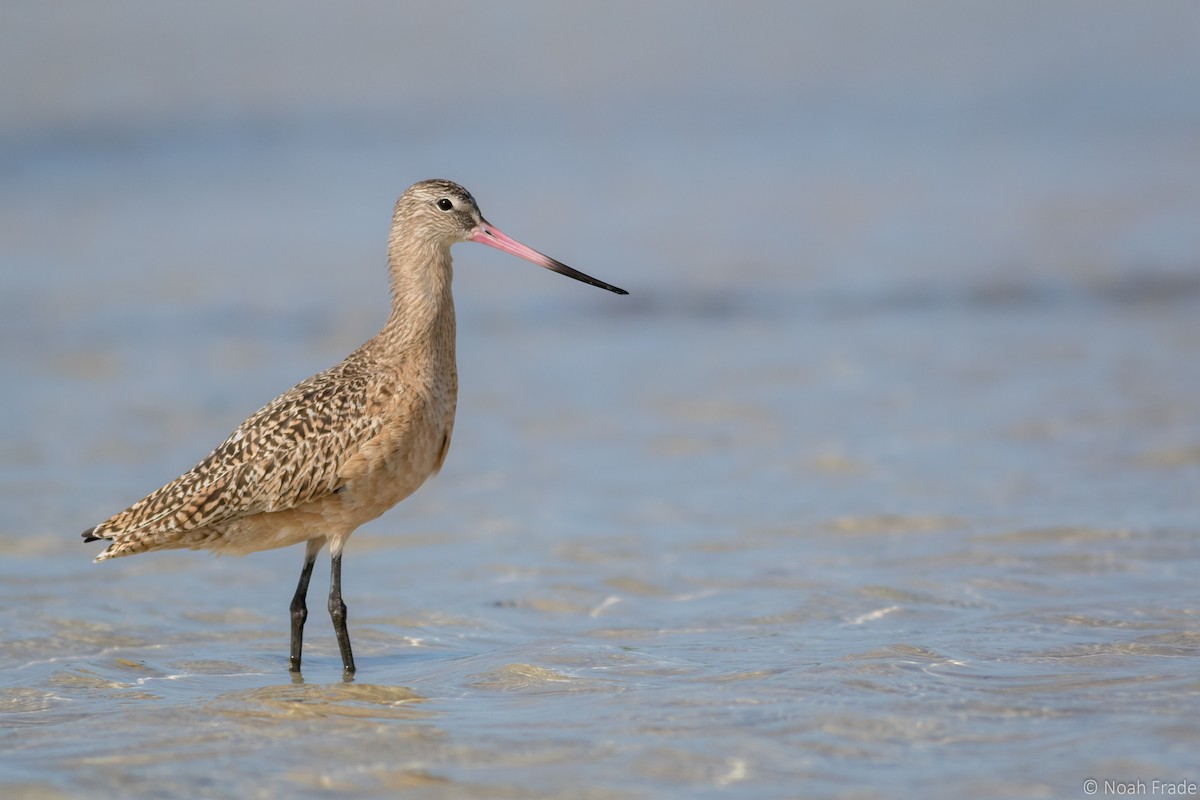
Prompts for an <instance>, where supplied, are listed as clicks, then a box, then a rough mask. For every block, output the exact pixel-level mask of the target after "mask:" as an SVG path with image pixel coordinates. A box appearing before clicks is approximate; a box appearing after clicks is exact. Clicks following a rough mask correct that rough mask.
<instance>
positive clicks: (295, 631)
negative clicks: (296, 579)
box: [288, 540, 321, 672]
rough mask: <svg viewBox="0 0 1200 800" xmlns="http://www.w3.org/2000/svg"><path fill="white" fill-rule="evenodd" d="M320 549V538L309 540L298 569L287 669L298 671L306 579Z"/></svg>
mask: <svg viewBox="0 0 1200 800" xmlns="http://www.w3.org/2000/svg"><path fill="white" fill-rule="evenodd" d="M320 549H321V543H320V540H316V541H312V542H309V543H308V545H307V546H306V547H305V549H304V568H303V569H301V570H300V583H298V584H296V594H295V596H293V597H292V656H291V658H290V659H289V667H288V668H289V669H290V670H291V671H292V672H299V671H300V650H301V649H302V648H303V646H304V621H305V620H307V619H308V606H307V605H305V604H304V598H305V597H306V596H307V595H308V581H309V579H310V578H312V571H313V564H315V563H316V562H317V553H318V552H319V551H320Z"/></svg>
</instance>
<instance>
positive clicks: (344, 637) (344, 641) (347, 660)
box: [329, 553, 354, 677]
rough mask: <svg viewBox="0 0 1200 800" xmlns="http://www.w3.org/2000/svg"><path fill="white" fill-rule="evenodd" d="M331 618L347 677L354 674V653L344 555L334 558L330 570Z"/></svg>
mask: <svg viewBox="0 0 1200 800" xmlns="http://www.w3.org/2000/svg"><path fill="white" fill-rule="evenodd" d="M329 617H330V619H332V620H333V632H334V633H336V634H337V641H338V649H340V650H341V651H342V669H343V673H344V675H345V676H347V677H349V676H350V675H353V674H354V653H352V652H350V632H349V631H348V630H346V604H345V603H344V602H342V554H341V553H338V554H337V555H335V556H333V560H332V561H331V562H330V568H329Z"/></svg>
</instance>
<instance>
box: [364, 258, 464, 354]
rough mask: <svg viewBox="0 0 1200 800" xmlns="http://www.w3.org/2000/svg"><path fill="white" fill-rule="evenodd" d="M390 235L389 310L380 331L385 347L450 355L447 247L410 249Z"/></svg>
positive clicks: (451, 322)
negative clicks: (390, 291)
mask: <svg viewBox="0 0 1200 800" xmlns="http://www.w3.org/2000/svg"><path fill="white" fill-rule="evenodd" d="M398 239H400V237H393V240H392V242H391V247H390V248H389V252H388V262H389V267H390V271H391V283H392V311H391V314H390V315H389V316H388V320H387V323H386V324H385V325H384V327H383V330H382V331H380V337H381V338H383V339H384V340H385V342H386V349H387V350H389V351H391V352H394V353H396V354H397V355H400V354H404V355H403V357H408V356H409V355H410V354H411V352H412V351H413V350H414V348H415V349H416V350H417V351H418V352H430V353H432V352H435V351H437V352H442V353H444V352H446V351H447V349H448V351H449V354H450V356H451V358H453V349H454V298H453V296H452V295H451V294H450V283H451V278H452V277H453V270H452V268H451V263H450V249H449V248H448V247H429V248H413V247H411V246H406V245H405V244H404V242H403V240H402V239H400V240H399V241H398Z"/></svg>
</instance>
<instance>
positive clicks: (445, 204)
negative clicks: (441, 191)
mask: <svg viewBox="0 0 1200 800" xmlns="http://www.w3.org/2000/svg"><path fill="white" fill-rule="evenodd" d="M437 207H438V208H440V209H441V210H442V211H449V210H450V209H452V208H454V203H451V202H450V200H449V199H448V198H445V197H443V198H442V199H441V200H438V201H437Z"/></svg>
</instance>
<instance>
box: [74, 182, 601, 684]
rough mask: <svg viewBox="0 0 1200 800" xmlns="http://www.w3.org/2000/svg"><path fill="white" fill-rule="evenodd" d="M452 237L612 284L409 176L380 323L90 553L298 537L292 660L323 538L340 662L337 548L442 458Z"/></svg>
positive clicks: (229, 545) (276, 542)
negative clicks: (387, 304)
mask: <svg viewBox="0 0 1200 800" xmlns="http://www.w3.org/2000/svg"><path fill="white" fill-rule="evenodd" d="M460 241H479V242H481V243H484V244H489V245H491V246H493V247H497V248H499V249H502V250H505V251H506V252H510V253H513V254H515V255H518V256H520V257H522V258H526V259H528V260H530V261H533V262H534V263H537V264H539V265H541V266H544V267H547V268H549V269H552V270H554V271H556V272H561V273H564V274H567V275H569V276H571V277H574V278H576V279H579V280H583V281H585V282H587V283H591V284H593V285H596V286H600V287H602V288H605V289H609V290H610V291H614V292H617V293H619V294H624V293H625V292H624V290H621V289H617V288H616V287H614V286H610V285H609V284H606V283H603V282H602V281H598V280H596V279H595V278H591V277H589V276H587V275H584V274H583V273H580V272H577V271H575V270H573V269H571V268H570V267H567V266H566V265H564V264H561V263H559V262H557V261H554V260H553V259H550V258H548V257H546V256H543V255H541V254H540V253H537V252H536V251H533V250H530V249H529V248H527V247H525V246H524V245H521V244H519V243H517V242H515V241H513V240H512V239H509V238H508V237H507V236H505V235H504V234H502V233H500V231H498V230H496V229H495V228H494V227H492V226H491V225H489V224H488V223H487V222H486V221H485V220H484V219H483V217H482V215H481V214H480V213H479V208H478V206H477V205H476V203H475V200H474V199H473V198H472V197H471V195H470V193H468V192H467V191H466V189H463V188H462V187H461V186H458V185H457V184H454V183H451V182H449V181H443V180H432V181H422V182H421V183H418V184H415V185H414V186H412V187H411V188H409V189H408V191H406V192H405V193H404V194H403V195H402V196H401V197H400V199H399V200H398V201H397V202H396V208H395V213H394V215H393V218H392V232H391V237H390V239H389V243H388V263H389V268H390V272H391V284H392V309H391V314H390V315H389V316H388V319H387V322H386V324H385V325H384V326H383V329H382V330H380V332H379V333H378V334H376V335H375V336H374V337H372V338H371V339H370V340H369V341H367V342H366V343H365V344H363V345H362V346H361V347H359V348H358V349H357V350H355V351H354V352H353V353H351V354H350V355H349V356H347V357H346V359H345V360H344V361H342V362H341V363H340V364H338V365H337V366H334V367H332V368H331V369H328V370H326V371H324V372H321V373H318V374H316V375H314V376H312V377H311V378H309V379H307V380H305V381H302V382H301V383H299V384H297V385H296V386H295V387H293V388H292V389H290V390H288V391H287V392H284V393H283V394H282V395H280V396H279V397H277V398H276V399H275V400H274V401H272V402H271V403H269V404H268V405H266V406H264V407H263V408H262V409H260V410H259V411H257V412H256V413H255V414H253V415H252V416H251V417H250V418H249V419H247V420H246V421H245V422H243V423H242V424H241V425H239V426H238V427H237V429H236V430H235V431H234V432H233V433H232V434H231V435H230V436H229V438H227V439H226V440H225V441H224V442H222V443H221V444H220V445H219V446H218V447H217V448H216V449H215V450H213V451H212V453H210V454H209V455H208V456H207V457H206V458H205V459H204V460H203V461H201V462H200V463H199V464H197V465H196V466H195V467H193V468H192V469H191V470H189V471H188V472H186V473H184V474H183V475H181V476H180V477H178V478H176V479H175V480H173V481H171V482H170V483H168V484H167V485H165V486H163V487H162V488H160V489H158V490H157V491H155V492H153V493H152V494H150V495H148V496H147V497H145V498H144V499H142V500H139V501H138V502H136V503H134V504H133V505H132V506H130V507H129V508H127V509H126V510H124V511H122V512H121V513H119V514H117V515H115V516H113V517H111V518H110V519H108V520H105V521H104V522H102V523H100V524H99V525H97V526H96V527H94V528H91V529H89V530H87V531H85V532H84V534H83V537H84V540H85V541H89V542H90V541H95V540H97V539H110V540H112V543H111V544H110V545H109V546H108V547H107V549H105V550H104V551H103V552H102V553H100V555H99V556H97V558H96V561H104V560H106V559H110V558H116V557H118V556H126V555H134V554H136V553H143V552H147V551H151V550H165V549H172V548H192V549H209V550H213V551H216V552H219V553H237V554H243V553H249V552H254V551H257V550H266V549H271V548H275V547H284V546H287V545H292V544H299V543H300V542H305V543H306V551H305V564H304V570H303V571H302V573H301V578H300V585H299V586H298V587H297V592H296V596H295V598H294V599H293V602H292V669H293V670H298V669H299V665H300V648H301V638H302V630H303V624H304V619H305V618H306V616H307V609H306V608H305V605H304V598H305V594H306V591H307V587H308V579H309V576H310V574H311V571H312V566H313V561H314V560H315V558H316V554H317V552H318V551H319V550H320V549H321V548H322V547H323V546H324V545H326V544H328V546H329V550H330V556H331V558H332V561H333V576H332V581H331V592H330V612H331V614H333V617H334V627H335V630H336V631H337V634H338V642H339V645H340V647H341V651H342V658H343V665H344V668H345V671H346V673H347V674H352V673H353V672H354V660H353V656H352V655H351V651H350V641H349V636H348V634H347V633H346V629H345V605H344V604H343V603H342V601H341V591H340V578H341V554H342V548H343V546H344V545H345V542H346V539H348V538H349V536H350V534H352V533H353V532H354V530H355V529H356V528H357V527H358V526H359V525H361V524H363V523H364V522H367V521H368V520H371V519H374V518H375V517H378V516H379V515H380V514H382V513H383V512H385V511H387V510H388V509H389V508H391V507H392V506H394V505H395V504H396V503H398V502H400V501H401V500H403V499H404V498H405V497H408V496H409V495H410V494H412V493H413V492H414V491H416V490H417V489H418V488H419V487H420V486H421V484H422V483H424V482H425V480H426V478H428V477H429V476H430V475H432V474H434V473H436V472H437V471H438V469H440V468H441V465H442V462H443V461H444V460H445V457H446V451H447V449H448V447H449V445H450V434H451V431H452V429H453V427H454V411H455V405H456V401H457V394H458V374H457V370H456V367H455V359H454V344H455V323H454V301H453V298H452V296H451V293H450V284H451V278H452V268H451V261H450V246H451V245H452V244H454V243H455V242H460Z"/></svg>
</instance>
